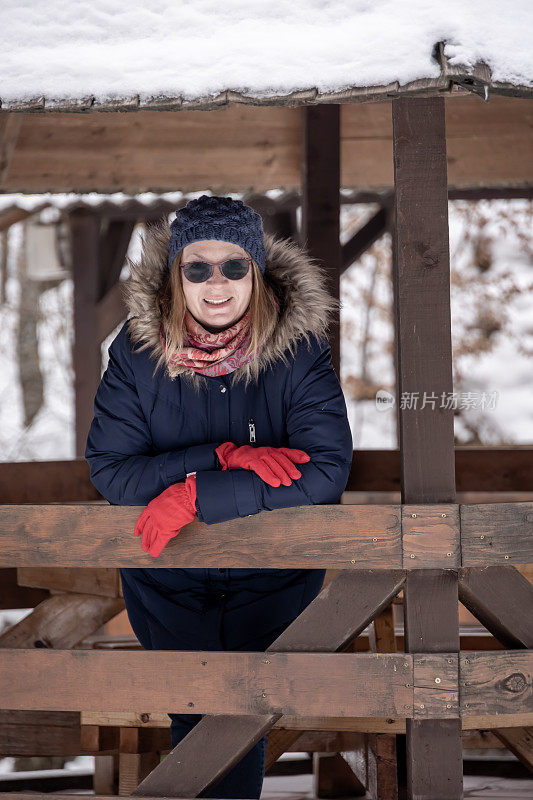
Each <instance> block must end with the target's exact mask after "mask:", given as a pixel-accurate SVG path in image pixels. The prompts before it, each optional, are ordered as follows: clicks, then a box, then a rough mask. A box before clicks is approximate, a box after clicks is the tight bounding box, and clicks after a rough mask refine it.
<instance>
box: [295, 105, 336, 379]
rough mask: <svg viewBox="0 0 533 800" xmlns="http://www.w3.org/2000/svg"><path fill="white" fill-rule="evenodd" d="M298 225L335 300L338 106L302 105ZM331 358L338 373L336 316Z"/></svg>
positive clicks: (331, 328)
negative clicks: (320, 263)
mask: <svg viewBox="0 0 533 800" xmlns="http://www.w3.org/2000/svg"><path fill="white" fill-rule="evenodd" d="M302 115H303V117H302V227H301V236H300V243H301V244H302V245H303V246H304V247H306V248H307V250H308V252H309V254H310V255H311V256H313V257H314V258H317V259H319V260H320V261H321V262H322V264H323V265H324V266H325V268H326V269H327V272H328V276H329V281H328V290H329V291H330V293H331V294H332V295H333V296H334V297H335V298H336V299H337V300H338V299H339V296H340V288H339V287H340V274H341V263H342V251H341V243H340V106H339V105H325V104H324V105H316V106H304V107H303V108H302ZM329 340H330V344H331V361H332V363H333V366H334V368H335V371H336V372H337V375H338V376H339V377H340V319H339V314H337V315H336V316H335V317H334V318H333V322H332V325H331V327H330V330H329Z"/></svg>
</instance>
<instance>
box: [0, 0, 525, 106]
mask: <svg viewBox="0 0 533 800" xmlns="http://www.w3.org/2000/svg"><path fill="white" fill-rule="evenodd" d="M532 23H533V5H532V4H531V2H530V0H509V1H508V2H507V3H502V2H501V0H469V2H468V3H465V2H463V0H448V2H447V3H442V2H438V0H373V2H369V0H351V2H349V3H347V2H345V0H328V2H324V0H268V2H265V0H230V2H227V3H220V2H218V0H195V2H189V3H176V2H171V1H170V0H160V2H159V3H157V5H155V6H153V7H152V6H150V4H147V3H145V2H141V0H127V2H126V0H92V2H90V3H87V2H84V3H65V2H63V0H49V2H47V3H46V4H44V5H43V4H42V3H38V2H36V0H25V1H24V0H3V2H2V4H1V6H0V97H1V98H2V99H3V100H4V102H5V101H9V100H14V99H29V98H35V97H41V96H43V95H44V96H45V97H46V98H47V99H50V98H56V99H66V98H84V97H87V96H92V95H94V96H95V97H96V98H97V100H105V99H107V98H116V97H127V96H130V95H135V94H139V95H140V97H141V99H150V98H151V97H159V96H174V97H175V96H180V95H181V96H183V97H184V99H193V98H197V97H202V96H206V95H216V94H218V93H219V92H221V91H223V90H225V89H233V90H235V91H239V92H242V93H243V94H249V95H255V96H265V97H268V96H271V95H275V94H287V93H290V92H292V91H294V90H297V89H307V88H312V87H316V88H317V89H318V90H319V91H323V92H325V91H335V90H340V89H344V88H346V87H350V86H357V87H360V86H375V85H386V84H388V83H390V82H392V81H399V82H400V84H405V83H408V82H409V81H412V80H415V79H418V78H436V77H437V76H438V75H439V74H440V67H439V65H438V64H437V62H436V60H435V59H434V58H433V57H432V51H433V48H434V46H435V44H436V43H437V42H440V41H443V42H445V43H446V45H445V54H446V56H447V57H448V58H449V59H450V62H451V63H452V64H454V65H455V64H457V65H465V66H467V67H472V66H473V65H474V64H475V63H476V62H477V61H479V60H482V61H484V62H485V63H487V64H488V65H489V67H490V68H491V71H492V77H493V80H494V81H505V82H507V81H508V82H511V83H516V84H522V85H531V81H532V80H533V49H532V48H531V29H532ZM36 64H38V69H36V68H35V65H36Z"/></svg>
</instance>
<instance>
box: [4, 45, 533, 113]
mask: <svg viewBox="0 0 533 800" xmlns="http://www.w3.org/2000/svg"><path fill="white" fill-rule="evenodd" d="M444 45H445V43H444V42H437V44H436V45H435V48H434V57H435V60H436V61H437V62H438V63H439V65H440V68H441V73H440V75H439V76H438V77H437V78H419V79H417V80H414V81H409V82H408V83H405V84H400V83H399V82H398V81H393V82H391V83H388V84H386V85H378V86H352V87H346V88H345V89H341V90H339V91H333V92H319V91H318V89H317V88H316V87H313V88H307V89H298V90H295V91H293V92H290V93H288V94H285V95H272V96H268V97H265V96H261V95H259V94H257V95H253V94H251V95H247V94H243V93H241V92H237V91H234V90H233V89H226V90H224V91H222V92H220V93H219V94H217V95H215V96H206V97H197V98H194V99H192V100H184V99H183V97H181V96H175V97H173V96H166V97H151V98H147V99H141V97H140V95H138V94H136V95H131V96H127V97H118V98H112V99H109V100H107V101H97V100H96V98H95V97H93V96H86V97H80V98H73V99H68V98H47V97H45V96H40V97H34V98H30V99H28V100H20V99H19V100H9V101H4V100H2V98H0V112H2V111H4V112H5V111H10V112H17V111H18V112H24V113H28V112H32V111H39V112H42V111H54V112H71V113H72V112H74V113H80V112H81V113H83V112H85V113H86V112H92V111H186V110H203V111H207V110H211V109H216V108H221V107H223V106H227V105H231V104H242V105H255V106H301V105H317V104H319V103H361V102H376V101H378V100H387V99H390V98H394V97H401V96H404V95H420V94H422V95H428V94H429V95H435V94H442V93H443V92H449V93H453V92H454V91H457V90H458V89H459V90H460V89H463V90H466V91H470V92H473V93H475V94H478V95H480V96H481V97H483V98H484V99H487V97H488V94H489V93H491V92H492V93H494V94H501V95H509V96H513V97H524V98H533V85H530V86H529V85H526V84H513V83H505V82H501V81H493V80H492V76H491V71H490V67H489V66H488V65H487V64H485V63H484V62H478V63H477V64H476V65H475V66H474V67H473V68H470V67H468V66H466V65H452V64H450V62H449V61H448V59H447V58H446V56H445V54H444Z"/></svg>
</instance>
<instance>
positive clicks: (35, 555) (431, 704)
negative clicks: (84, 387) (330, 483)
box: [0, 501, 533, 797]
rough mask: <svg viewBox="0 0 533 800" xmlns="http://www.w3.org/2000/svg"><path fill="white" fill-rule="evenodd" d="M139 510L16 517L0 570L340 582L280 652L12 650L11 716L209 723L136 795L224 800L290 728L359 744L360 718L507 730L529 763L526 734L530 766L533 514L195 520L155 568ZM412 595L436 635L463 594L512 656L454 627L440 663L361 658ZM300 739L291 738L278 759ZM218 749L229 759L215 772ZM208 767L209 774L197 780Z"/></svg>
mask: <svg viewBox="0 0 533 800" xmlns="http://www.w3.org/2000/svg"><path fill="white" fill-rule="evenodd" d="M140 510H141V509H140V508H137V507H124V506H108V505H105V504H102V503H82V504H69V505H65V504H57V505H54V504H48V505H32V504H23V505H4V506H2V508H1V512H0V567H17V568H23V567H25V568H29V567H34V568H37V567H39V568H56V569H57V568H67V567H80V566H83V567H85V568H100V569H102V568H104V569H105V568H110V569H113V568H116V567H119V566H120V567H151V568H153V567H155V566H157V567H215V566H216V567H222V566H225V567H247V568H268V567H270V568H301V569H318V568H326V569H334V570H340V571H339V574H338V575H337V576H336V577H335V578H334V579H333V580H332V581H331V582H330V583H329V584H328V585H327V586H325V588H324V589H323V590H322V592H321V593H320V594H319V595H318V597H317V598H316V599H315V600H314V601H313V602H312V603H311V604H310V605H309V606H308V607H307V608H306V609H305V611H304V612H303V613H302V614H300V616H299V617H298V618H297V619H296V620H295V621H294V622H293V623H292V624H291V625H290V626H289V627H288V628H287V629H286V630H285V631H284V632H283V633H282V634H281V636H279V637H278V639H276V641H275V642H274V643H273V644H272V646H271V647H270V648H269V649H268V650H267V651H266V652H265V653H255V652H210V653H208V654H206V652H205V651H199V652H196V651H182V652H175V651H173V652H171V653H169V652H161V651H158V652H149V651H142V652H133V651H126V652H118V651H114V652H103V651H88V650H82V649H71V650H69V649H50V648H49V647H47V646H46V642H42V643H41V646H40V647H38V648H35V647H32V648H29V647H28V646H27V645H26V646H24V641H23V640H21V641H20V642H19V643H15V644H13V643H12V644H11V645H10V644H9V636H8V638H7V641H6V642H4V648H3V649H2V650H1V651H0V708H3V709H12V710H18V711H21V712H22V711H28V710H32V709H39V710H40V711H41V712H45V711H79V710H83V711H84V712H102V711H103V710H105V711H106V712H107V713H109V714H111V715H112V714H121V713H122V714H123V713H126V712H131V710H132V708H136V709H149V710H150V712H154V713H159V712H168V711H172V712H174V713H200V714H204V715H206V716H204V717H203V719H202V720H201V723H199V724H198V725H197V726H195V728H194V729H193V731H192V732H191V734H189V736H188V737H187V739H186V741H185V740H184V741H183V742H180V744H179V745H178V746H177V747H175V748H174V750H173V751H172V752H171V753H170V754H169V755H168V756H167V757H166V758H165V759H164V761H163V762H162V763H161V764H157V765H156V766H155V767H154V768H153V769H151V771H149V773H148V774H147V776H146V777H144V780H141V782H140V783H139V785H138V786H137V788H135V789H133V791H132V792H131V794H132V795H141V796H174V797H195V796H198V794H199V793H200V792H204V793H205V792H207V795H208V791H207V790H208V788H209V786H211V785H214V784H215V783H216V781H218V780H219V779H220V778H221V777H222V775H223V774H226V773H227V772H228V771H229V770H230V769H231V767H232V766H233V765H234V764H235V763H237V761H238V760H240V758H242V756H243V755H244V754H245V753H246V752H247V751H248V750H249V749H250V747H252V746H253V744H254V743H255V742H256V741H258V738H260V737H261V736H262V735H264V734H265V733H267V732H268V731H269V730H271V729H272V728H273V727H274V726H275V725H277V726H278V727H280V726H282V725H283V720H284V718H286V719H287V720H288V721H290V720H291V718H293V719H294V718H302V717H305V718H320V719H321V720H330V721H331V723H332V725H333V726H335V727H336V729H337V730H339V729H340V725H339V721H341V720H342V721H343V725H345V726H347V727H345V728H344V729H345V730H350V727H349V722H350V719H354V720H357V724H356V725H354V730H361V718H366V719H367V720H375V721H376V722H377V721H378V720H384V719H387V720H388V721H390V722H391V723H393V724H394V723H396V724H397V723H399V722H401V721H402V720H405V721H406V720H413V721H418V720H435V721H439V724H442V725H446V723H447V721H453V720H458V719H459V720H460V721H461V725H462V727H464V728H476V727H482V728H490V729H494V730H498V731H499V732H500V733H501V731H502V730H504V731H505V729H508V730H509V738H510V740H511V739H512V740H513V746H514V747H515V752H516V748H517V747H518V752H519V753H520V747H521V745H520V736H519V735H517V731H518V733H520V731H522V732H523V733H524V736H523V741H524V742H526V744H522V755H523V760H524V761H525V762H526V763H527V759H528V755H527V747H528V745H527V737H528V735H529V734H528V733H527V728H528V726H531V725H533V681H532V676H533V586H532V585H531V584H530V583H529V581H528V580H527V579H526V578H525V577H524V576H523V575H521V574H520V572H519V571H518V570H517V569H516V567H515V565H523V564H529V563H533V502H525V501H524V502H513V503H483V504H423V505H408V504H382V505H377V504H375V505H343V504H341V505H331V506H328V505H324V506H305V507H298V508H289V509H283V510H277V511H272V512H268V513H261V514H258V515H255V517H254V518H253V520H251V519H250V518H248V517H246V518H241V519H236V520H232V521H230V522H224V523H220V524H217V525H205V524H203V523H201V522H198V521H195V522H194V523H191V524H189V525H187V526H186V527H184V528H183V529H182V531H181V532H180V534H179V536H178V537H176V538H175V539H173V540H172V541H171V542H170V543H169V544H168V545H167V546H166V548H165V549H164V550H163V552H162V554H161V555H160V556H159V557H158V558H157V559H153V558H152V557H151V556H149V555H147V554H146V553H143V552H142V551H141V550H140V547H139V541H138V539H136V538H134V537H133V535H132V531H133V526H134V524H135V520H136V518H137V516H138V514H139V512H140ZM407 581H410V589H409V592H408V594H407V600H408V608H407V609H406V621H408V624H409V625H411V626H413V625H414V626H416V624H417V622H418V621H419V620H423V618H425V617H427V615H428V614H432V615H433V616H434V618H435V624H436V625H437V626H438V625H439V621H438V620H439V615H438V609H439V602H440V600H439V597H440V593H441V592H442V591H445V592H446V593H447V596H448V597H449V593H450V592H452V593H453V592H456V594H457V599H460V600H461V602H462V603H463V604H464V605H466V607H467V608H468V609H469V610H470V611H471V612H472V613H473V614H474V615H475V616H476V617H477V618H478V619H479V620H480V621H481V622H482V623H483V625H485V627H486V628H487V629H488V630H489V631H490V632H491V633H493V635H494V636H496V637H497V638H498V639H499V641H501V642H502V643H503V645H504V646H505V647H507V648H509V649H505V650H492V651H488V652H483V651H468V652H461V651H460V649H459V645H458V644H457V646H455V647H454V646H452V647H451V646H450V642H452V643H453V642H456V643H457V642H458V641H459V639H458V620H456V622H455V623H450V620H449V618H448V619H447V623H446V625H445V626H444V627H443V629H442V643H443V644H442V651H438V652H431V653H423V652H420V653H417V652H408V653H398V652H374V653H357V652H350V646H351V644H352V643H353V640H354V638H355V637H357V636H358V635H359V633H360V632H361V631H362V630H363V629H364V628H365V627H366V626H368V625H369V623H371V622H372V620H375V619H376V618H377V617H378V616H379V615H380V614H381V613H382V612H383V611H384V609H387V608H388V607H390V603H391V602H392V601H393V600H394V598H395V597H396V596H397V595H398V593H399V592H400V591H402V590H405V588H406V586H407ZM77 597H79V595H72V598H77ZM87 597H89V596H86V598H85V599H86V600H87ZM90 597H92V601H93V602H97V601H95V597H94V596H90ZM98 600H99V601H100V604H101V605H102V607H103V606H104V605H105V604H106V603H107V604H108V605H107V606H106V613H108V614H109V613H113V610H112V608H111V606H112V603H117V602H118V603H119V604H120V603H121V602H123V601H121V600H117V598H109V597H100V598H98ZM50 601H51V602H56V603H57V602H64V601H65V596H64V595H56V596H55V597H52V598H50ZM46 602H49V601H46ZM116 608H118V606H116ZM36 612H37V609H36ZM36 612H34V613H36ZM93 612H94V613H96V611H94V609H93ZM114 613H117V611H116V610H115V611H114ZM425 622H426V623H427V620H425ZM452 628H453V630H452ZM438 633H439V629H438ZM8 634H9V631H8ZM78 634H79V631H78ZM439 635H440V633H439ZM6 645H7V646H6ZM64 646H65V647H68V646H69V645H68V644H67V645H64ZM156 671H157V674H158V680H157V682H153V681H152V680H151V676H153V674H154V673H155V672H156ZM125 675H128V676H135V680H127V681H125V680H124V676H125ZM236 675H237V676H242V678H243V680H239V681H236V680H235V676H236ZM310 687H312V690H311V688H310ZM288 724H290V723H288ZM300 734H301V730H299V731H296V732H295V731H294V730H293V731H292V732H291V730H290V729H289V730H286V735H285V736H284V738H282V740H281V741H279V742H278V748H279V753H281V752H283V751H284V750H285V749H287V748H288V746H289V745H290V743H291V741H293V740H294V739H295V738H297V737H298V736H299V735H300ZM504 735H505V734H504ZM208 740H209V741H211V742H212V741H213V740H216V741H217V742H220V743H221V745H220V747H219V748H218V749H217V748H211V749H210V750H209V756H208V757H205V753H206V742H207V741H208ZM517 741H518V745H517V744H516V742H517ZM420 746H421V747H423V741H422V740H421V742H420ZM198 753H202V754H203V755H202V765H203V767H202V770H201V771H200V772H201V774H199V771H198V769H197V768H195V767H194V764H195V759H196V758H197V756H198ZM279 753H278V755H279ZM270 755H271V759H272V758H273V757H274V756H275V753H271V754H270Z"/></svg>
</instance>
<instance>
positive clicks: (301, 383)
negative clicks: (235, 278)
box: [85, 220, 353, 524]
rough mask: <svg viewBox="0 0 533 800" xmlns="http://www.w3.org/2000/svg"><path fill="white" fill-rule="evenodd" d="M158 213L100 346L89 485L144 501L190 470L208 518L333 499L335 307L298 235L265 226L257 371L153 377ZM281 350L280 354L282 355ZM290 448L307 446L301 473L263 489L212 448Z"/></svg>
mask: <svg viewBox="0 0 533 800" xmlns="http://www.w3.org/2000/svg"><path fill="white" fill-rule="evenodd" d="M169 235H170V231H169V228H168V223H167V222H166V220H165V221H164V222H163V223H162V224H161V225H159V226H153V227H152V228H151V229H148V232H147V234H146V238H145V241H144V247H143V255H142V257H141V260H140V263H139V264H133V265H132V277H131V279H130V283H129V285H128V289H127V303H128V306H129V311H130V312H131V314H132V316H130V318H129V319H128V320H127V321H126V322H125V323H124V325H123V326H122V329H121V330H120V332H119V334H118V335H117V336H116V337H115V339H114V340H113V342H112V344H111V346H110V348H109V363H108V366H107V369H106V370H105V372H104V374H103V376H102V379H101V382H100V385H99V387H98V391H97V393H96V397H95V402H94V419H93V421H92V424H91V428H90V431H89V435H88V438H87V447H86V450H85V458H86V460H87V461H88V463H89V466H90V475H91V481H92V483H93V485H94V486H95V487H96V488H97V489H98V491H99V492H100V493H101V494H102V495H103V497H105V498H106V499H107V500H108V501H109V502H110V503H112V504H116V505H137V506H142V505H146V504H147V503H148V502H149V501H150V500H152V499H153V498H154V497H156V496H157V495H158V494H160V493H161V492H162V491H163V490H164V489H166V488H167V487H168V486H170V485H171V484H173V483H176V482H178V481H184V480H185V478H186V476H187V474H188V473H191V472H196V489H197V509H198V519H199V520H200V521H202V522H205V523H207V524H213V523H217V522H224V521H226V520H231V519H235V518H236V517H244V516H247V515H253V514H257V513H258V512H259V511H263V510H269V511H270V510H272V509H277V508H287V507H292V506H302V505H312V504H321V503H336V502H337V501H338V500H339V498H340V496H341V494H342V492H343V491H344V489H345V487H346V483H347V480H348V474H349V472H350V466H351V462H352V450H353V445H352V436H351V432H350V427H349V424H348V419H347V413H346V404H345V401H344V397H343V394H342V391H341V388H340V385H339V381H338V378H337V375H336V373H335V371H334V369H333V366H332V364H331V357H330V347H329V345H328V343H327V339H326V338H325V334H324V331H325V325H326V324H327V318H328V314H329V312H330V310H331V308H332V301H331V298H330V296H329V295H328V294H327V292H326V291H325V289H324V288H323V281H324V276H323V273H322V272H321V271H320V270H319V268H318V267H317V266H316V264H315V263H314V262H313V261H312V260H311V259H310V258H309V257H308V256H307V255H306V254H305V252H304V251H303V250H302V249H301V248H299V247H298V246H297V245H295V244H293V243H291V242H289V241H288V240H279V239H275V238H274V237H271V236H269V235H268V234H267V235H265V247H266V251H267V266H266V270H265V279H266V280H268V281H269V282H270V284H271V286H272V287H273V288H274V290H275V292H276V294H277V296H278V299H279V300H280V310H279V321H278V325H277V328H276V330H275V332H274V334H273V335H272V337H271V338H270V340H269V341H268V342H266V343H265V345H264V347H263V349H262V351H261V354H260V355H259V356H258V358H259V359H260V366H261V370H260V372H259V376H258V378H257V380H255V381H251V382H249V383H248V385H247V386H246V387H245V382H244V380H243V378H244V376H245V373H246V370H247V368H248V365H245V366H243V367H240V368H238V369H237V370H235V371H234V372H233V373H229V374H228V375H222V376H218V377H207V376H202V375H199V374H198V373H193V372H192V370H191V371H190V372H191V376H190V379H186V378H189V376H184V375H183V374H182V375H178V376H177V377H173V376H172V372H171V369H172V368H171V366H166V367H165V368H163V367H160V368H159V369H158V370H157V372H156V373H155V375H154V374H153V372H154V358H156V357H159V356H160V355H161V353H162V349H161V344H160V342H159V326H160V322H161V320H160V317H159V312H158V305H157V303H156V302H155V295H156V292H157V290H158V288H159V287H160V286H161V284H162V281H163V280H164V279H165V277H166V274H167V273H166V269H167V267H166V243H167V242H168V236H169ZM282 354H283V355H284V357H282ZM226 441H231V442H234V443H235V444H236V445H243V444H250V445H252V446H262V445H271V446H273V447H282V446H285V447H295V448H298V449H300V450H304V451H305V452H306V453H308V454H309V456H310V459H311V460H310V461H309V462H307V463H306V464H299V465H298V469H299V470H300V472H301V478H299V479H297V480H293V481H292V484H291V485H290V486H279V487H272V486H270V485H268V484H266V483H265V482H264V481H263V480H262V479H261V478H259V476H258V475H256V473H255V472H253V471H250V470H244V469H231V470H227V471H226V470H221V469H220V466H219V464H218V460H217V458H216V454H215V452H214V451H215V448H216V447H217V446H218V445H219V444H221V443H222V442H226Z"/></svg>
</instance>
